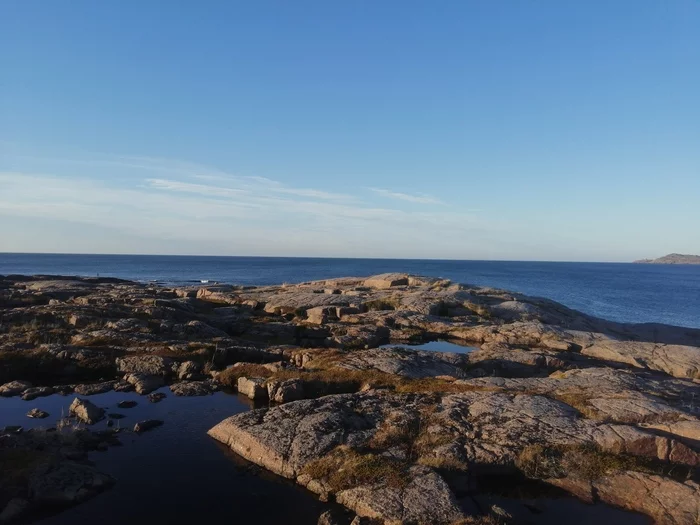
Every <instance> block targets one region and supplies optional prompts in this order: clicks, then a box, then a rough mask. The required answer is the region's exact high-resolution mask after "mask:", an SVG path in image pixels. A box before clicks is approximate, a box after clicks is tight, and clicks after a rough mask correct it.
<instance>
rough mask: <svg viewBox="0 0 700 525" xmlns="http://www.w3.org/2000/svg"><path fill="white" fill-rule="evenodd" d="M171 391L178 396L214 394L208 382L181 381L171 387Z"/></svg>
mask: <svg viewBox="0 0 700 525" xmlns="http://www.w3.org/2000/svg"><path fill="white" fill-rule="evenodd" d="M170 391H171V392H172V393H173V394H175V395H176V396H208V395H209V394H211V393H212V392H213V390H212V384H211V383H209V382H208V381H181V382H180V383H175V384H173V385H170Z"/></svg>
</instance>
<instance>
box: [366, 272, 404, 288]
mask: <svg viewBox="0 0 700 525" xmlns="http://www.w3.org/2000/svg"><path fill="white" fill-rule="evenodd" d="M364 285H365V286H366V287H368V288H377V289H380V290H384V289H386V288H393V287H395V286H408V275H405V274H401V273H384V274H382V275H375V276H373V277H370V278H369V279H366V280H365V283H364Z"/></svg>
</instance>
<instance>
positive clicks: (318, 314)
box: [306, 306, 336, 324]
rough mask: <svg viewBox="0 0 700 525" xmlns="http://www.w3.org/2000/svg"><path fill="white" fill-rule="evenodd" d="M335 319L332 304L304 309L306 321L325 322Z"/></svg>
mask: <svg viewBox="0 0 700 525" xmlns="http://www.w3.org/2000/svg"><path fill="white" fill-rule="evenodd" d="M335 319H336V309H335V307H332V306H317V307H315V308H309V309H308V310H306V322H307V323H311V324H326V323H327V322H328V321H330V320H335Z"/></svg>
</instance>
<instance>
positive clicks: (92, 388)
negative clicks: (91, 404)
mask: <svg viewBox="0 0 700 525" xmlns="http://www.w3.org/2000/svg"><path fill="white" fill-rule="evenodd" d="M114 384H115V382H114V381H105V382H103V383H90V384H85V385H76V386H75V389H74V390H75V393H76V394H79V395H81V396H92V395H95V394H103V393H104V392H109V391H110V390H114Z"/></svg>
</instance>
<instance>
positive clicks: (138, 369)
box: [116, 355, 177, 377]
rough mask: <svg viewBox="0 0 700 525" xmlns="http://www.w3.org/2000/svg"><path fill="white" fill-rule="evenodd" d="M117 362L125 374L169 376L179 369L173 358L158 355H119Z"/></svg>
mask: <svg viewBox="0 0 700 525" xmlns="http://www.w3.org/2000/svg"><path fill="white" fill-rule="evenodd" d="M116 363H117V370H118V371H119V372H121V373H124V374H142V375H145V376H163V377H167V376H169V375H171V374H173V373H174V372H175V371H176V369H177V364H176V363H175V362H174V361H173V360H172V359H170V358H167V357H161V356H157V355H142V356H131V357H118V358H117V360H116Z"/></svg>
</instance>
